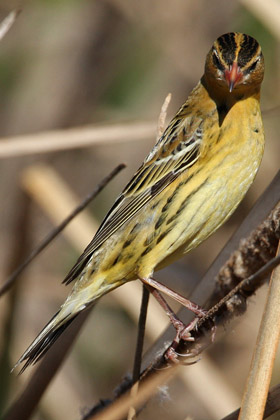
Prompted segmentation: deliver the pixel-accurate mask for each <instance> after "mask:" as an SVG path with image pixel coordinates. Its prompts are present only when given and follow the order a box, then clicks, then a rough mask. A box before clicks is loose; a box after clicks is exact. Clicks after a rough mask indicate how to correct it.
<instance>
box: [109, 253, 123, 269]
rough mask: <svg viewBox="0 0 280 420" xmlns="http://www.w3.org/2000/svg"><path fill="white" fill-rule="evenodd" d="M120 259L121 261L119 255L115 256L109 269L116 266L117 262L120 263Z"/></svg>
mask: <svg viewBox="0 0 280 420" xmlns="http://www.w3.org/2000/svg"><path fill="white" fill-rule="evenodd" d="M121 259H122V256H121V254H119V255H118V256H117V258H116V259H115V260H114V262H113V264H112V265H111V267H114V265H116V264H117V263H118V262H120V261H121ZM111 267H110V268H111Z"/></svg>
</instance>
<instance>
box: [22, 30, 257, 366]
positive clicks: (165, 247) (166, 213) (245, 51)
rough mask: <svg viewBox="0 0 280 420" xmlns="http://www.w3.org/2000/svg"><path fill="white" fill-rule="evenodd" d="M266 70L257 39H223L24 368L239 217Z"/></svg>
mask: <svg viewBox="0 0 280 420" xmlns="http://www.w3.org/2000/svg"><path fill="white" fill-rule="evenodd" d="M263 68H264V65H263V56H262V53H261V49H260V46H259V45H258V43H257V41H255V40H254V39H253V38H251V37H249V36H248V35H244V34H239V33H230V34H225V35H223V36H221V37H220V38H218V40H217V41H216V42H215V43H214V45H213V47H212V49H211V50H210V52H209V54H208V55H207V59H206V65H205V73H204V75H203V77H202V78H201V80H200V82H199V83H198V85H197V86H196V87H195V88H194V90H193V91H192V93H191V94H190V96H189V98H188V100H187V101H186V103H185V104H184V105H183V106H182V107H181V109H180V110H179V111H178V113H177V114H176V116H175V117H174V119H173V120H172V121H171V122H170V124H169V126H168V127H167V129H166V130H165V132H164V133H163V135H162V137H161V138H160V139H159V141H158V143H157V144H156V145H155V147H154V148H153V150H152V151H151V153H150V154H149V155H148V157H147V158H146V159H145V161H144V163H143V165H142V166H141V167H140V168H139V170H138V171H137V173H136V174H135V175H134V177H133V178H132V180H131V181H130V182H129V184H128V185H127V187H126V188H125V189H124V191H123V193H122V194H121V195H120V196H119V197H118V199H117V200H116V203H115V205H114V206H113V208H112V209H111V211H110V212H109V214H108V215H107V216H106V218H105V220H104V221H103V223H102V225H101V227H100V228H99V230H98V232H97V234H96V235H95V237H94V238H93V241H92V242H91V243H90V244H89V246H88V247H87V248H86V250H85V252H84V254H83V255H82V256H81V257H80V258H79V260H78V262H77V263H76V265H75V266H74V267H73V269H72V270H71V271H70V273H69V275H68V276H67V277H66V279H65V282H66V283H69V282H71V281H72V280H76V283H75V284H74V287H73V290H72V292H71V294H70V295H69V297H68V298H67V300H66V301H65V303H64V304H63V305H62V307H61V309H60V311H59V312H58V314H57V315H56V316H55V317H54V318H53V320H51V321H50V323H49V324H48V325H47V326H46V327H45V329H44V330H43V331H42V333H41V334H40V335H39V336H38V337H37V339H35V341H34V342H33V343H32V344H31V346H30V347H29V348H28V349H27V351H26V352H25V353H24V354H23V356H22V357H21V358H20V360H19V362H18V363H20V362H22V361H24V360H27V362H26V365H28V364H30V363H32V362H34V361H37V360H38V359H39V358H40V357H41V355H42V354H44V352H45V351H46V350H47V349H48V348H49V346H50V345H51V344H52V342H53V341H55V339H56V337H57V336H58V335H59V333H60V332H62V331H63V329H64V327H65V326H66V325H67V324H69V323H70V322H71V320H72V319H73V318H74V317H75V316H76V315H77V314H78V313H79V312H80V311H82V310H83V309H84V308H86V307H88V306H89V305H90V304H91V303H92V302H93V301H95V300H96V299H97V298H99V297H100V296H102V295H103V294H105V293H107V292H108V291H110V290H112V289H114V288H116V287H118V286H120V285H121V284H123V283H125V282H127V281H130V280H134V279H137V278H140V279H141V280H142V281H144V282H146V281H147V282H148V280H149V279H150V278H151V276H152V275H153V272H154V271H155V270H157V269H159V268H161V267H163V266H165V265H167V264H169V263H170V262H172V261H173V260H175V259H178V258H180V256H182V255H183V254H184V253H186V252H189V251H190V250H191V249H193V248H195V247H196V246H198V245H199V244H200V243H201V242H202V241H203V240H205V239H206V238H207V237H208V236H209V235H210V234H211V233H213V232H214V231H215V230H216V229H217V228H218V227H219V226H220V225H222V224H223V223H224V222H225V220H227V218H228V217H229V216H230V215H231V214H232V212H233V211H234V210H235V208H236V207H237V206H238V204H239V203H240V201H241V200H242V198H243V197H244V195H245V194H246V192H247V190H248V188H249V186H250V185H251V183H252V182H253V179H254V177H255V175H256V173H257V170H258V167H259V165H260V162H261V158H262V155H263V149H264V134H263V126H262V120H261V112H260V104H259V99H260V85H261V81H262V78H263Z"/></svg>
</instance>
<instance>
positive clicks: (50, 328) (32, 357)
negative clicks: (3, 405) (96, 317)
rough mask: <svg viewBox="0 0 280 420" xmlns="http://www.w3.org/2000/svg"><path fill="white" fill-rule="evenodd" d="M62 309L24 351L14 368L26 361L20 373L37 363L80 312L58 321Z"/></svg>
mask: <svg viewBox="0 0 280 420" xmlns="http://www.w3.org/2000/svg"><path fill="white" fill-rule="evenodd" d="M59 312H60V311H58V312H57V313H56V314H55V315H54V317H53V318H52V319H51V320H50V321H49V322H48V324H47V325H46V326H45V328H43V330H42V331H41V332H40V334H39V335H38V336H37V338H35V340H34V341H33V342H32V343H31V345H30V346H29V347H28V348H27V350H26V351H25V352H24V353H23V355H22V356H21V357H20V359H19V360H18V361H17V363H16V364H15V366H14V367H13V369H12V370H14V369H15V368H16V367H17V366H19V365H20V364H21V363H23V362H25V364H24V365H23V367H22V368H21V370H20V372H19V374H21V373H22V372H24V371H25V369H26V368H27V367H28V366H30V365H34V364H35V363H37V362H38V361H39V360H40V359H41V358H42V357H43V356H44V354H45V353H46V352H47V351H48V350H49V348H50V347H51V346H52V345H53V343H54V342H55V341H56V340H57V339H58V337H59V336H60V335H61V334H62V333H63V331H64V330H65V329H66V328H67V327H68V326H69V325H70V324H71V322H72V321H74V319H75V318H76V316H77V315H78V314H79V312H78V313H76V314H74V315H72V316H71V318H70V317H69V316H67V317H65V318H63V319H61V320H60V321H59V322H57V317H58V314H59Z"/></svg>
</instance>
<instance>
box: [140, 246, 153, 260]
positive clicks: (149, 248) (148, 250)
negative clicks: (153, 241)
mask: <svg viewBox="0 0 280 420" xmlns="http://www.w3.org/2000/svg"><path fill="white" fill-rule="evenodd" d="M152 249H153V247H152V246H148V248H146V249H145V251H144V252H142V254H141V257H144V255H147V254H148V253H149V252H150V251H151V250H152Z"/></svg>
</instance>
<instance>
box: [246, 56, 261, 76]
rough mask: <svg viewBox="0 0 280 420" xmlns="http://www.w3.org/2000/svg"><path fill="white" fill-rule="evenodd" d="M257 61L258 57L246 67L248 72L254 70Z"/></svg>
mask: <svg viewBox="0 0 280 420" xmlns="http://www.w3.org/2000/svg"><path fill="white" fill-rule="evenodd" d="M258 62H259V59H257V60H256V61H255V62H254V63H253V64H251V66H250V67H248V69H247V71H248V73H249V72H251V71H254V70H255V68H256V66H257V64H258Z"/></svg>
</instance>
